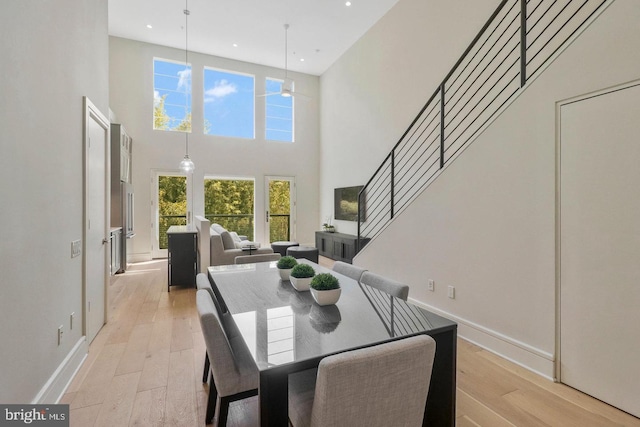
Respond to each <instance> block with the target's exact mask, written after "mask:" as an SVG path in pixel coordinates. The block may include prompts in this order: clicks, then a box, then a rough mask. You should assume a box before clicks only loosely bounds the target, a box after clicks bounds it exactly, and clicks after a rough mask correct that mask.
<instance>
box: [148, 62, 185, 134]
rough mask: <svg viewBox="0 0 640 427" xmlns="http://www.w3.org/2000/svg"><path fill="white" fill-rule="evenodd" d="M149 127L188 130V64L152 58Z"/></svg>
mask: <svg viewBox="0 0 640 427" xmlns="http://www.w3.org/2000/svg"><path fill="white" fill-rule="evenodd" d="M153 128H154V129H157V130H175V131H182V132H191V65H190V64H186V65H185V64H184V63H179V62H173V61H167V60H163V59H157V58H154V60H153Z"/></svg>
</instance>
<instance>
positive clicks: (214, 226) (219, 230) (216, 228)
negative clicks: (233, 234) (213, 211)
mask: <svg viewBox="0 0 640 427" xmlns="http://www.w3.org/2000/svg"><path fill="white" fill-rule="evenodd" d="M211 229H212V230H213V231H215V232H216V233H218V234H220V235H221V234H222V233H223V232H225V231H227V230H226V229H225V228H224V227H223V226H221V225H220V224H211Z"/></svg>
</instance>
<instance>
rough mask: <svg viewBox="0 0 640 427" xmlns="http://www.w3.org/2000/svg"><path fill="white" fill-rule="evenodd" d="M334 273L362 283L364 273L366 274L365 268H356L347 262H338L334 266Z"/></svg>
mask: <svg viewBox="0 0 640 427" xmlns="http://www.w3.org/2000/svg"><path fill="white" fill-rule="evenodd" d="M333 271H335V272H336V273H340V274H344V275H345V276H347V277H351V278H352V279H353V280H357V281H360V278H361V277H362V273H364V272H365V271H367V270H365V269H364V268H360V267H356V266H355V265H352V264H347V263H346V262H342V261H336V262H335V263H334V264H333Z"/></svg>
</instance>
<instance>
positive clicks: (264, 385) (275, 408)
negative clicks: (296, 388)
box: [259, 369, 289, 427]
mask: <svg viewBox="0 0 640 427" xmlns="http://www.w3.org/2000/svg"><path fill="white" fill-rule="evenodd" d="M259 400H260V425H261V426H263V427H264V426H282V427H286V426H288V425H289V377H288V375H287V372H285V371H281V370H278V369H272V370H268V371H262V372H260V393H259Z"/></svg>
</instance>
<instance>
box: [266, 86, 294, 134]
mask: <svg viewBox="0 0 640 427" xmlns="http://www.w3.org/2000/svg"><path fill="white" fill-rule="evenodd" d="M269 81H273V82H278V83H280V90H282V87H283V86H284V84H285V79H279V78H275V77H265V78H264V82H265V84H264V86H265V89H266V88H267V86H268V82H269ZM294 87H295V82H294V81H293V80H291V90H292V91H293V90H294ZM265 92H266V91H265ZM272 96H279V95H268V96H265V97H264V98H265V101H264V139H265V141H270V142H283V143H287V144H292V143H295V142H296V128H295V123H296V122H295V114H296V113H295V110H296V102H295V94H294V95H293V96H291V117H290V121H291V140H282V139H271V138H269V137H268V135H267V132H268V131H269V116H268V115H267V108H268V107H269V98H270V97H272Z"/></svg>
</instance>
